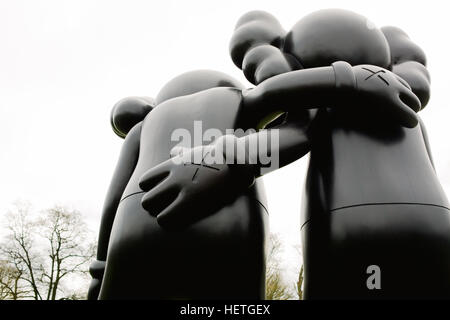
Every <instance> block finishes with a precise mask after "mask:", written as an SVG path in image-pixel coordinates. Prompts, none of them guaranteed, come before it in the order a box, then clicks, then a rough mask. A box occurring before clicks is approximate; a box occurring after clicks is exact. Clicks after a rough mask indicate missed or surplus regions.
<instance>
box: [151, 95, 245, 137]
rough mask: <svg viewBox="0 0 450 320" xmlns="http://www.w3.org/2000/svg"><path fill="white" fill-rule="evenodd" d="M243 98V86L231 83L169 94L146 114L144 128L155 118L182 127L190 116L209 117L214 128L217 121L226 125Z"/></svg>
mask: <svg viewBox="0 0 450 320" xmlns="http://www.w3.org/2000/svg"><path fill="white" fill-rule="evenodd" d="M242 101H243V98H242V90H241V89H238V88H233V87H216V88H211V89H207V90H203V91H200V92H196V93H193V94H189V95H185V96H180V97H176V98H172V99H169V100H166V101H164V102H162V103H160V104H158V105H157V106H156V107H155V108H154V109H153V110H152V111H151V112H150V113H149V114H148V115H147V117H146V119H145V120H144V128H146V127H148V126H149V124H150V123H155V122H159V123H164V124H165V126H166V125H167V126H170V127H173V126H176V127H179V128H184V127H185V126H186V124H187V123H188V122H192V121H193V120H202V121H203V122H205V121H206V122H209V121H210V122H212V123H214V124H215V125H216V127H217V128H221V127H222V126H219V124H220V123H223V125H227V126H229V125H231V124H230V121H231V119H235V118H237V115H238V114H239V113H240V108H241V105H242ZM233 121H234V120H233ZM144 130H145V129H144Z"/></svg>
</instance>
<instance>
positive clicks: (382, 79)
mask: <svg viewBox="0 0 450 320" xmlns="http://www.w3.org/2000/svg"><path fill="white" fill-rule="evenodd" d="M363 69H364V70H366V71H369V72H370V73H371V75H370V76H368V77H367V78H365V79H364V80H369V79H370V78H372V77H373V76H377V77H378V78H380V80H381V81H383V82H384V83H385V84H386V85H387V86H389V82H387V80H386V79H385V78H383V77H382V76H381V75H380V73H386V71H385V70H383V69H380V70H378V71H373V70H370V69H368V68H363Z"/></svg>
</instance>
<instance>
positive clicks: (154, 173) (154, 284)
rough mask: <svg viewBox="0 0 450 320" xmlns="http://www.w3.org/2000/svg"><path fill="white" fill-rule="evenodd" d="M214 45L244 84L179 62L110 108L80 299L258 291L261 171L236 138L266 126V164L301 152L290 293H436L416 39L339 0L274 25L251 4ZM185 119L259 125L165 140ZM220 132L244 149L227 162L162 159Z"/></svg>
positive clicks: (449, 242) (447, 283)
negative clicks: (155, 91) (96, 223)
mask: <svg viewBox="0 0 450 320" xmlns="http://www.w3.org/2000/svg"><path fill="white" fill-rule="evenodd" d="M230 54H231V57H232V59H233V62H234V63H235V64H236V65H237V66H238V67H239V68H241V69H242V70H243V72H244V75H245V76H246V78H247V79H248V80H249V81H251V82H252V83H254V84H255V85H256V86H255V87H254V88H251V89H244V88H243V86H242V85H241V84H240V83H239V82H237V81H236V80H234V79H232V78H231V77H229V76H227V75H225V74H222V73H218V72H215V71H207V70H202V71H194V72H191V73H186V74H183V75H181V76H179V77H177V78H175V79H174V80H172V81H171V82H169V83H168V84H167V85H166V86H165V87H164V88H163V89H162V90H161V91H160V93H159V95H158V97H157V98H156V102H154V103H153V101H152V100H149V99H148V98H139V97H133V98H128V99H125V100H122V101H121V102H119V103H118V104H117V105H116V106H115V107H114V110H113V113H112V120H111V123H112V125H113V129H114V131H115V132H116V133H117V134H118V135H119V136H122V137H123V136H126V138H125V141H124V146H123V149H122V153H121V156H120V159H119V163H118V166H117V168H116V171H115V173H114V177H113V180H112V182H111V187H110V189H109V191H108V194H107V198H106V201H105V206H104V212H103V218H102V224H101V229H100V236H99V250H98V256H97V259H98V261H96V262H94V263H93V264H92V267H91V274H92V275H93V277H94V280H93V281H92V286H91V289H90V298H91V299H95V298H97V297H100V298H101V299H116V298H171V299H177V298H252V299H260V298H263V297H264V270H265V237H266V232H267V213H266V211H265V208H266V207H267V206H266V204H265V200H264V199H265V197H264V192H263V188H262V182H261V180H260V179H257V178H258V177H259V176H260V175H262V174H264V173H266V172H267V171H263V170H262V169H263V168H264V165H263V163H262V162H261V161H260V159H259V155H258V154H256V153H255V151H254V150H252V149H250V148H248V144H249V142H251V141H260V139H262V138H261V137H262V134H263V133H267V132H270V131H271V130H279V137H280V141H279V144H278V145H277V148H278V149H277V151H278V153H279V167H282V166H284V165H286V164H288V163H291V162H292V161H295V160H296V159H298V158H300V157H302V156H303V155H305V154H306V153H308V152H309V151H311V152H310V154H311V157H310V164H309V168H308V176H307V180H306V185H305V189H304V198H303V209H302V219H301V220H302V228H301V233H302V238H303V261H304V265H305V286H304V290H305V298H307V299H320V298H418V297H422V298H423V297H425V298H429V297H450V271H449V270H450V269H449V267H450V236H449V234H450V232H449V231H450V218H449V217H450V216H449V209H448V208H449V204H448V201H447V197H446V195H445V194H444V192H443V190H442V187H441V185H440V183H439V181H438V179H437V176H436V173H435V171H434V168H433V162H432V158H431V154H430V146H429V143H428V140H427V135H426V131H425V126H424V124H423V123H422V122H421V121H420V118H419V117H418V116H417V115H416V113H417V112H418V111H420V110H421V109H423V108H424V107H425V106H426V104H427V103H428V100H429V96H430V86H429V85H430V77H429V74H428V71H427V69H426V59H425V54H424V53H423V51H422V50H421V49H420V48H419V47H418V46H417V45H416V44H414V43H413V42H412V41H411V40H410V39H409V37H408V36H407V35H406V34H405V33H404V32H403V31H401V30H400V29H398V28H394V27H384V28H381V29H378V28H377V27H375V26H374V25H373V24H372V23H370V22H369V21H368V20H367V19H366V18H365V17H362V16H361V15H358V14H355V13H352V12H349V11H344V10H322V11H319V12H315V13H312V14H310V15H308V16H306V17H304V18H303V19H301V20H300V21H299V22H298V23H297V24H295V26H294V27H293V28H292V29H291V30H290V31H284V30H283V28H282V27H281V25H280V24H279V22H278V21H277V20H276V18H275V17H273V16H272V15H270V14H268V13H266V12H261V11H253V12H250V13H247V14H245V15H244V16H243V17H242V18H241V19H239V21H238V23H237V25H236V28H235V31H234V34H233V36H232V38H231V41H230ZM280 115H281V116H280ZM139 119H141V120H143V121H142V122H140V121H139ZM199 120H201V121H202V126H203V130H206V129H210V128H211V129H212V128H214V129H219V130H221V131H222V132H225V130H226V129H237V128H241V129H244V130H246V129H249V128H264V130H262V131H257V132H254V133H251V134H245V135H236V136H226V137H221V138H219V136H217V137H215V138H216V139H211V141H207V142H205V141H203V142H202V141H200V142H198V141H197V142H195V143H194V145H189V144H186V145H181V147H183V148H180V145H178V142H177V141H173V139H171V134H172V133H173V132H174V130H176V129H180V128H184V129H187V130H188V131H189V132H191V133H193V132H194V122H195V121H199ZM224 141H232V142H233V143H235V144H236V145H238V146H242V147H243V148H244V150H245V153H244V154H245V156H243V157H240V158H239V156H236V155H231V156H232V157H233V156H234V157H235V160H241V161H242V163H241V164H229V165H226V164H225V165H218V166H208V165H205V163H203V159H202V161H200V162H195V161H187V162H179V161H175V160H180V158H181V157H182V156H183V155H190V154H192V155H193V154H197V153H199V154H200V153H201V154H204V152H205V150H207V151H208V150H209V151H211V150H213V151H214V152H223V154H222V155H223V156H224V157H228V156H230V154H229V150H228V149H227V150H225V151H223V150H222V149H220V148H219V145H220V143H222V142H224ZM238 158H239V159H238ZM250 159H253V160H254V159H257V161H256V162H252V161H251V160H250ZM269 171H270V170H269ZM255 179H256V180H255ZM280 187H281V186H280ZM299 196H300V193H299ZM272 214H278V213H277V212H273V213H272ZM105 265H106V269H105V268H104V266H105ZM370 265H377V266H379V267H380V268H381V289H380V290H369V288H368V287H367V286H366V279H367V278H368V274H367V273H366V270H367V267H369V266H370ZM230 270H231V272H230ZM103 273H104V275H103ZM130 274H136V278H133V277H132V279H130V276H129V275H130ZM102 277H103V281H102V280H101V279H102ZM418 278H420V279H419V280H418Z"/></svg>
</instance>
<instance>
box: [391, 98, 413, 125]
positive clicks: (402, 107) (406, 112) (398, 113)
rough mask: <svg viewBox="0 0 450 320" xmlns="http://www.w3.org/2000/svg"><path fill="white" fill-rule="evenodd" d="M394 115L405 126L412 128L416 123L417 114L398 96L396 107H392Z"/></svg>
mask: <svg viewBox="0 0 450 320" xmlns="http://www.w3.org/2000/svg"><path fill="white" fill-rule="evenodd" d="M394 110H395V111H394V116H395V117H396V118H397V119H398V120H399V121H400V124H401V125H403V126H404V127H407V128H414V127H415V126H416V125H417V123H418V121H419V120H418V119H417V115H416V112H415V111H414V110H412V109H411V107H410V106H408V105H407V104H405V103H403V102H402V101H401V100H400V98H398V103H397V108H395V109H394Z"/></svg>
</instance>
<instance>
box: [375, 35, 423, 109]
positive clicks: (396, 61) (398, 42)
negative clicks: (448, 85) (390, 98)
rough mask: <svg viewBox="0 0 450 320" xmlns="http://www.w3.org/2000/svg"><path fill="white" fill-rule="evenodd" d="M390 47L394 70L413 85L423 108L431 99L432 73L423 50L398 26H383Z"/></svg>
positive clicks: (413, 89) (412, 88)
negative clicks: (429, 70) (428, 68)
mask: <svg viewBox="0 0 450 320" xmlns="http://www.w3.org/2000/svg"><path fill="white" fill-rule="evenodd" d="M381 30H382V32H383V33H384V35H385V37H386V39H387V41H388V43H389V47H390V51H391V60H392V71H393V72H394V73H395V74H397V75H399V76H400V77H402V78H403V79H404V80H406V82H408V84H409V85H410V86H411V90H412V91H413V92H414V93H415V94H416V96H417V97H418V98H419V99H420V102H421V103H422V109H423V108H424V107H425V106H426V105H427V103H428V101H429V99H430V74H429V73H428V70H427V68H426V67H425V66H426V63H427V59H426V56H425V53H424V52H423V50H422V49H421V48H420V47H419V46H418V45H416V44H415V43H414V42H412V41H411V39H410V38H409V37H408V35H407V34H406V33H405V32H404V31H403V30H401V29H399V28H396V27H383V28H381Z"/></svg>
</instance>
